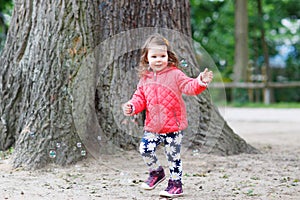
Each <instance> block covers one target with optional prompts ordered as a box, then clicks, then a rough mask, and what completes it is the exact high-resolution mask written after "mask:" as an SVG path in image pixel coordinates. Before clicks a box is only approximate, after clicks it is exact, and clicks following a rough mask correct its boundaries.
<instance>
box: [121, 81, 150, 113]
mask: <svg viewBox="0 0 300 200" xmlns="http://www.w3.org/2000/svg"><path fill="white" fill-rule="evenodd" d="M122 108H123V113H124V115H126V116H132V115H135V114H138V113H139V112H142V111H143V110H144V109H145V108H146V99H145V96H144V93H143V88H142V87H141V86H139V85H138V88H137V90H136V91H135V92H134V94H133V96H132V98H131V100H130V101H128V102H126V103H125V104H123V106H122Z"/></svg>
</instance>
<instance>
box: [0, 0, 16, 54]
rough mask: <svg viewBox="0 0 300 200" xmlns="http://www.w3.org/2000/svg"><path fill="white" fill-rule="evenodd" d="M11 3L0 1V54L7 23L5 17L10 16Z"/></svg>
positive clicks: (5, 0) (6, 0)
mask: <svg viewBox="0 0 300 200" xmlns="http://www.w3.org/2000/svg"><path fill="white" fill-rule="evenodd" d="M12 9H13V3H12V1H11V0H0V52H1V50H2V48H3V45H4V42H5V39H6V34H7V30H8V26H9V23H8V21H7V20H6V18H5V16H11V12H12Z"/></svg>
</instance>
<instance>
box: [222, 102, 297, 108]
mask: <svg viewBox="0 0 300 200" xmlns="http://www.w3.org/2000/svg"><path fill="white" fill-rule="evenodd" d="M226 106H229V107H244V108H300V102H299V103H297V102H290V103H287V102H281V103H271V104H269V105H266V104H264V103H250V102H249V103H227V104H226Z"/></svg>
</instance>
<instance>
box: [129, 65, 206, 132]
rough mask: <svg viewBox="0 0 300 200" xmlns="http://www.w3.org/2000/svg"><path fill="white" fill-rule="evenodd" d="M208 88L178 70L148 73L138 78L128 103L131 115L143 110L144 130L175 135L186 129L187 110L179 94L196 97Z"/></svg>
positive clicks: (199, 80) (169, 69) (168, 68)
mask: <svg viewBox="0 0 300 200" xmlns="http://www.w3.org/2000/svg"><path fill="white" fill-rule="evenodd" d="M206 87H207V84H206V83H203V82H202V81H201V74H200V76H199V77H198V78H196V79H193V78H189V77H187V76H186V75H185V74H184V73H183V72H182V71H181V70H180V69H178V68H177V67H167V68H166V69H163V70H162V71H159V72H157V73H156V72H153V71H149V72H148V73H147V74H146V75H145V76H144V77H142V78H141V80H140V82H139V84H138V86H137V90H136V91H135V93H134V94H133V97H132V99H131V100H130V103H131V105H132V107H133V113H132V115H135V114H137V113H139V112H141V111H143V110H144V109H146V120H145V127H144V130H145V131H150V132H153V133H169V132H176V131H179V130H183V129H185V128H187V126H188V123H187V115H186V108H185V104H184V101H183V98H182V94H186V95H197V94H200V93H201V92H202V91H203V90H205V89H206Z"/></svg>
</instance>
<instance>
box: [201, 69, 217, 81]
mask: <svg viewBox="0 0 300 200" xmlns="http://www.w3.org/2000/svg"><path fill="white" fill-rule="evenodd" d="M213 77H214V74H213V72H212V71H208V69H207V68H205V70H204V71H203V72H202V73H201V80H202V82H204V83H210V82H211V81H212V79H213Z"/></svg>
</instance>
